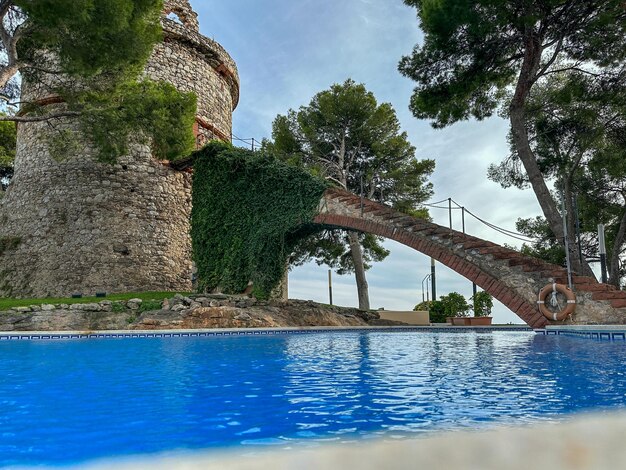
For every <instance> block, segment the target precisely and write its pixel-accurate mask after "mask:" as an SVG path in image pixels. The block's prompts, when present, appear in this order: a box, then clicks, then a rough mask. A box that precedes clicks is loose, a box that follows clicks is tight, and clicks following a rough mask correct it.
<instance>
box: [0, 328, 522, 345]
mask: <svg viewBox="0 0 626 470" xmlns="http://www.w3.org/2000/svg"><path fill="white" fill-rule="evenodd" d="M365 331H370V332H374V331H376V332H385V331H387V332H402V331H407V332H409V331H410V332H418V331H425V332H426V331H429V332H455V333H460V332H488V331H514V332H532V331H533V329H532V328H530V327H528V326H524V325H502V326H473V327H466V326H311V327H275V328H198V329H166V330H81V331H69V330H68V331H0V341H6V340H28V339H38V340H48V339H102V338H154V337H157V338H162V337H167V338H169V337H209V336H211V337H213V336H274V335H285V334H311V333H325V332H365Z"/></svg>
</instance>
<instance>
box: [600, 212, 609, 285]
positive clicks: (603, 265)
mask: <svg viewBox="0 0 626 470" xmlns="http://www.w3.org/2000/svg"><path fill="white" fill-rule="evenodd" d="M598 241H599V242H600V271H601V273H602V283H603V284H606V283H607V281H608V277H607V274H606V240H605V239H604V224H600V225H598Z"/></svg>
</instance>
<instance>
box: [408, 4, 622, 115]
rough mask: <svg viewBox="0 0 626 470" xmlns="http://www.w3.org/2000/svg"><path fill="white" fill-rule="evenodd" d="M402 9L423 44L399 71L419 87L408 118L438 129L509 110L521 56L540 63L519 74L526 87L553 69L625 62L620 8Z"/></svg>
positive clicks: (454, 6) (442, 6) (504, 6)
mask: <svg viewBox="0 0 626 470" xmlns="http://www.w3.org/2000/svg"><path fill="white" fill-rule="evenodd" d="M405 3H406V4H407V5H410V6H413V7H415V8H417V11H418V17H419V21H420V28H421V29H422V31H423V32H424V34H425V36H424V40H423V43H422V44H421V45H418V46H416V47H415V49H414V51H413V54H412V55H410V56H407V57H404V58H403V59H402V61H401V62H400V66H399V68H400V71H401V72H402V73H403V74H404V75H406V76H408V77H410V78H412V79H413V80H415V81H416V82H417V88H416V89H415V93H414V94H413V97H412V98H411V105H410V107H411V110H412V111H413V114H414V115H415V116H416V117H418V118H424V119H432V120H433V126H435V127H445V126H448V125H450V124H453V123H454V122H457V121H461V120H466V119H469V118H470V117H474V118H476V119H484V118H486V117H488V116H490V115H492V114H493V113H494V111H495V110H496V109H497V108H498V107H499V106H503V108H506V106H507V105H508V103H509V101H510V100H511V95H510V94H507V93H506V90H507V87H509V86H511V85H514V84H516V80H517V79H518V77H519V76H520V71H521V69H522V62H523V60H524V58H525V53H527V54H528V55H527V56H526V57H527V58H530V59H529V60H534V59H536V58H537V57H533V56H532V54H537V53H538V54H542V53H543V54H544V55H545V58H544V59H543V61H541V57H539V59H540V67H538V68H537V69H532V68H528V69H525V70H524V71H523V72H524V74H526V73H532V74H533V75H532V76H527V75H523V79H524V80H526V79H528V80H531V84H532V83H533V82H532V81H536V80H537V79H539V78H541V77H542V76H544V75H546V74H547V73H549V72H551V71H552V70H554V69H563V68H571V67H574V66H578V67H579V68H580V67H581V64H583V63H584V65H585V66H590V68H592V69H594V67H595V69H594V71H595V72H598V71H599V70H600V69H601V68H612V67H617V66H619V64H621V63H623V60H624V59H625V58H626V34H625V32H626V18H624V7H623V2H622V0H608V1H606V0H591V1H588V0H573V1H571V0H570V1H565V0H555V1H549V2H546V1H545V0H512V1H507V2H499V1H493V0H478V1H472V2H469V1H457V0H440V1H430V0H405ZM557 45H558V46H557ZM552 57H554V60H553V61H552V62H549V60H550V59H552ZM522 85H523V86H526V83H525V82H523V83H522ZM505 112H506V109H505Z"/></svg>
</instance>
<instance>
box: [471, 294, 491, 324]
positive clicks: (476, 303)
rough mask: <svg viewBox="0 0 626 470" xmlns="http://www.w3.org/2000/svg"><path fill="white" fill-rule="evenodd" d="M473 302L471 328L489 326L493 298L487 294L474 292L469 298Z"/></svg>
mask: <svg viewBox="0 0 626 470" xmlns="http://www.w3.org/2000/svg"><path fill="white" fill-rule="evenodd" d="M471 300H472V302H473V310H474V317H473V318H470V319H469V320H470V325H472V326H488V325H491V321H492V318H491V316H490V315H491V309H492V308H493V297H492V296H491V295H490V294H488V293H487V292H484V291H483V292H476V294H474V295H473V297H472V298H471Z"/></svg>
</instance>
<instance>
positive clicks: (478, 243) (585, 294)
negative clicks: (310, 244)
mask: <svg viewBox="0 0 626 470" xmlns="http://www.w3.org/2000/svg"><path fill="white" fill-rule="evenodd" d="M314 222H315V223H317V224H320V225H324V226H328V227H336V228H342V229H350V230H355V231H359V232H367V233H372V234H375V235H379V236H381V237H385V238H389V239H391V240H395V241H397V242H399V243H402V244H403V245H406V246H408V247H411V248H413V249H415V250H417V251H419V252H421V253H423V254H425V255H427V256H430V257H432V258H434V259H436V260H437V261H439V262H440V263H442V264H444V265H446V266H448V267H449V268H450V269H452V270H454V271H456V272H457V273H459V274H460V275H462V276H464V277H466V278H467V279H469V280H470V281H473V282H475V283H476V284H477V285H478V286H480V287H481V288H482V289H484V290H485V291H486V292H488V293H490V294H491V295H492V296H493V297H494V298H496V299H497V300H499V301H500V302H502V303H503V304H504V305H505V306H506V307H508V308H509V309H510V310H511V311H513V312H515V313H516V314H517V315H518V316H519V317H520V318H521V319H522V320H524V321H525V322H526V323H527V324H528V325H529V326H531V327H532V328H543V327H545V326H546V325H548V324H550V323H552V322H550V321H548V320H547V319H546V318H545V317H544V316H543V315H542V314H541V313H539V310H538V308H537V304H536V301H537V294H538V292H539V290H540V289H541V288H542V287H543V286H545V285H546V284H548V283H549V282H552V281H553V280H554V281H556V282H559V283H562V284H567V271H566V270H565V269H564V268H562V267H560V266H556V265H553V264H549V263H546V262H544V261H541V260H539V259H537V258H532V257H529V256H525V255H522V254H521V253H519V252H517V251H514V250H510V249H508V248H504V247H502V246H499V245H496V244H495V243H492V242H489V241H486V240H481V239H480V238H476V237H473V236H471V235H465V234H463V233H461V232H457V231H455V230H451V229H449V228H446V227H442V226H440V225H437V224H434V223H431V222H427V221H425V220H422V219H417V218H414V217H412V216H409V215H406V214H403V213H401V212H396V211H394V210H393V209H391V208H390V207H388V206H385V205H383V204H379V203H376V202H373V201H369V200H367V199H364V200H363V211H362V214H361V198H360V197H359V196H356V195H354V194H352V193H349V192H346V191H342V190H338V189H329V190H327V191H326V192H325V193H324V196H323V197H322V200H321V201H320V206H319V212H318V215H317V216H316V217H315V219H314ZM573 281H574V291H575V292H576V298H577V303H578V305H577V309H576V312H575V313H574V315H573V316H572V318H571V319H570V320H568V322H572V321H573V322H574V323H577V324H624V323H626V292H624V291H619V290H617V289H616V288H615V287H613V286H610V285H607V284H600V283H598V282H597V281H596V280H595V279H594V278H590V277H585V276H574V277H573Z"/></svg>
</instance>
